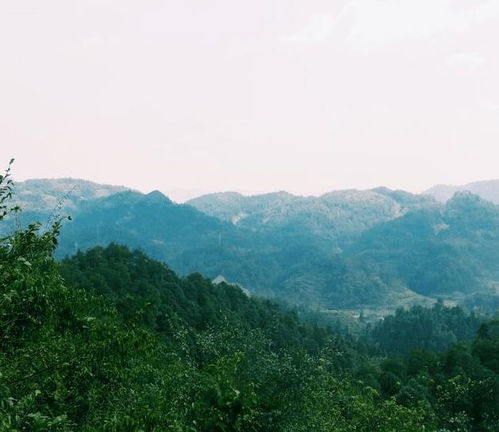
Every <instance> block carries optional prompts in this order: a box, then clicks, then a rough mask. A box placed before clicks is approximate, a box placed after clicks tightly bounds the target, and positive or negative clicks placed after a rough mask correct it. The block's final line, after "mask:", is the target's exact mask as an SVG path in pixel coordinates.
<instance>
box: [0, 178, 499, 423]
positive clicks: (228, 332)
mask: <svg viewBox="0 0 499 432" xmlns="http://www.w3.org/2000/svg"><path fill="white" fill-rule="evenodd" d="M2 180H3V179H2V178H0V224H3V223H4V213H5V212H6V213H9V209H8V204H5V202H6V201H5V200H4V199H2V198H3V196H6V195H4V194H7V195H8V193H9V189H8V188H7V189H5V188H3V187H2V186H3V185H2ZM59 229H60V226H59V224H58V223H57V222H55V223H54V224H53V225H52V226H50V227H48V228H47V230H45V231H44V232H43V233H41V232H40V229H39V227H38V226H37V225H33V226H31V227H29V228H28V229H26V230H18V231H17V232H16V233H15V234H13V235H11V236H9V237H7V238H5V239H3V240H1V241H0V270H1V271H0V348H1V349H0V431H1V432H7V431H9V432H11V431H44V432H45V431H46V432H76V431H79V432H90V431H91V432H124V431H139V430H142V431H144V432H158V431H178V432H180V431H182V432H183V431H191V432H207V431H212V432H224V431H233V432H243V431H244V432H246V431H252V432H288V431H301V432H305V431H310V430H313V431H318V432H331V431H334V430H338V431H342V432H354V431H355V432H389V431H393V432H395V431H397V432H421V430H428V431H434V432H463V431H464V432H484V431H486V432H492V431H495V430H497V427H498V426H499V390H498V389H499V375H498V374H499V365H498V362H497V359H498V358H499V326H498V323H497V322H490V323H487V324H484V325H482V326H481V328H480V330H479V332H478V334H477V336H476V338H475V339H474V340H473V341H472V342H471V343H469V344H461V345H456V346H453V347H451V348H449V349H448V350H446V351H444V352H443V353H441V354H439V353H435V352H431V351H416V352H413V353H412V354H410V355H409V356H407V357H397V358H383V359H378V358H376V359H370V358H368V357H366V356H365V355H363V354H361V353H359V352H358V351H356V350H355V349H354V348H355V347H354V346H353V345H351V344H349V343H346V342H344V341H342V340H341V339H340V338H338V337H337V336H335V335H334V334H332V333H331V332H329V331H327V330H324V329H321V328H319V327H317V326H314V325H310V324H304V323H302V322H300V320H299V319H298V318H297V317H296V316H295V315H294V314H292V313H289V312H285V311H283V310H281V309H280V308H279V307H277V306H275V305H273V304H272V303H269V302H267V301H261V300H257V299H253V298H248V297H247V296H246V295H245V294H244V293H243V292H242V291H241V290H239V289H238V288H237V287H232V286H228V285H224V284H221V285H218V286H214V285H213V284H211V282H210V281H208V280H206V279H205V278H203V277H202V276H200V275H192V276H189V277H185V278H179V277H178V276H176V275H175V274H174V273H173V272H172V271H171V270H169V269H168V268H167V267H165V265H164V264H161V263H158V262H155V261H153V260H151V259H149V258H148V257H147V256H145V255H144V254H143V253H141V252H131V251H129V250H128V249H127V248H124V247H122V246H116V245H111V246H108V247H107V248H96V249H93V250H91V251H88V252H86V253H79V254H77V255H76V256H75V257H73V258H69V259H67V260H64V262H62V263H57V262H56V261H54V260H53V258H52V253H53V251H54V248H55V247H56V245H57V233H58V231H59ZM61 272H62V274H63V275H65V276H66V277H67V278H68V279H69V280H66V281H65V280H64V279H63V277H62V276H61Z"/></svg>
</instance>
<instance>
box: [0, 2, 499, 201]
mask: <svg viewBox="0 0 499 432" xmlns="http://www.w3.org/2000/svg"><path fill="white" fill-rule="evenodd" d="M498 43H499V1H497V0H327V1H324V0H300V1H298V0H251V1H242V0H210V1H206V0H181V1H180V0H177V1H174V0H162V1H160V0H140V1H139V0H113V1H111V0H44V1H40V0H0V164H1V163H2V161H3V164H4V165H6V164H7V162H8V160H9V159H10V158H11V157H15V158H16V162H15V165H14V168H13V173H14V177H15V178H16V179H18V180H24V179H27V178H44V177H50V178H53V177H74V178H85V179H89V180H93V181H97V182H101V183H110V184H124V185H127V186H130V187H133V188H135V189H138V190H142V191H144V192H147V191H150V190H154V189H159V190H161V191H163V192H166V193H167V194H169V195H170V196H171V197H172V198H174V199H176V200H179V201H181V200H183V199H185V198H188V197H189V196H192V195H198V194H202V193H207V192H214V191H226V190H236V191H241V192H245V193H257V192H268V191H274V190H287V191H290V192H293V193H298V194H320V193H323V192H326V191H330V190H335V189H348V188H358V189H367V188H372V187H377V186H380V185H384V186H387V187H391V188H400V189H406V190H409V191H413V192H421V191H423V190H425V189H426V188H428V187H430V186H432V185H434V184H437V183H447V184H463V183H467V182H471V181H477V180H484V179H492V178H499V78H498V77H499V49H498Z"/></svg>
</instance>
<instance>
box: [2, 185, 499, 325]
mask: <svg viewBox="0 0 499 432" xmlns="http://www.w3.org/2000/svg"><path fill="white" fill-rule="evenodd" d="M16 193H17V192H16ZM14 198H15V199H16V202H17V203H18V204H20V205H21V206H23V213H22V214H18V215H17V216H16V217H15V218H10V221H11V222H10V223H9V221H6V223H4V225H5V227H4V228H1V227H0V233H4V234H3V235H7V232H8V228H9V227H10V228H15V227H16V226H27V225H29V223H31V222H35V221H37V220H42V221H45V220H47V218H50V217H51V215H52V214H53V213H54V208H55V209H57V211H59V212H62V213H67V214H70V215H71V216H72V219H73V220H72V221H71V222H67V223H65V227H64V230H62V232H61V235H60V237H59V244H58V247H57V249H56V252H55V254H56V257H57V258H58V259H62V258H64V257H65V256H70V255H73V254H75V253H76V252H77V251H78V250H82V251H85V250H88V249H89V248H92V247H95V246H106V245H108V244H109V243H112V242H114V243H118V244H124V245H127V246H128V247H129V248H131V249H135V248H140V249H141V250H143V251H144V252H145V253H147V255H148V256H150V257H152V258H155V259H158V260H160V261H162V262H164V263H168V266H169V267H170V268H171V269H173V270H174V271H175V272H177V273H178V274H180V275H182V276H186V275H189V274H191V273H194V272H198V273H200V274H202V275H203V276H205V277H207V278H210V279H214V278H216V277H218V276H219V275H222V276H223V277H224V278H225V279H226V280H228V281H230V282H235V283H238V284H239V285H240V286H242V287H244V288H245V289H246V290H249V291H250V292H251V293H253V294H255V295H262V296H265V297H267V298H273V299H276V300H284V301H287V302H289V303H293V304H302V305H303V306H305V307H312V308H316V309H319V310H325V311H326V316H327V315H328V314H327V312H328V311H347V312H349V313H350V314H352V315H355V314H358V313H359V311H360V310H361V309H362V310H363V311H364V315H365V316H366V317H367V318H368V319H370V320H375V319H377V318H379V317H382V316H384V315H387V314H392V313H394V312H395V311H396V309H397V308H398V307H403V308H410V307H411V306H413V305H420V306H431V305H432V304H433V303H434V302H435V301H436V300H438V299H442V300H444V302H446V303H451V304H459V305H461V306H465V307H467V308H469V309H477V310H478V311H481V312H485V313H494V311H495V310H496V309H497V308H496V307H495V306H494V305H497V304H498V302H499V294H498V291H497V286H498V283H499V282H498V281H499V267H498V265H497V263H498V262H499V255H498V252H497V251H499V230H498V226H499V207H498V206H497V205H495V204H493V203H491V202H488V201H486V200H484V199H481V198H479V197H478V196H476V195H472V194H470V193H466V192H461V193H458V194H457V195H456V196H454V197H453V198H451V199H450V200H448V201H447V202H446V203H439V202H437V201H435V200H433V199H432V198H429V197H427V196H422V195H414V194H410V193H407V192H403V191H393V190H389V189H386V188H377V189H373V190H369V191H337V192H332V193H328V194H325V195H323V196H321V197H317V198H315V197H298V196H294V195H290V194H286V193H274V194H266V195H260V196H254V197H244V196H241V195H237V194H230V193H229V194H215V195H209V196H205V197H201V198H199V199H196V200H192V201H190V204H192V205H185V204H176V203H174V202H172V201H171V200H170V199H168V198H167V197H166V196H164V195H163V194H161V193H160V192H158V191H155V192H151V193H149V194H142V193H139V192H136V191H131V190H124V188H120V187H113V186H106V185H98V184H94V183H91V182H85V181H80V180H71V179H60V180H39V181H27V182H23V183H21V184H20V192H19V196H18V197H17V198H16V196H14ZM194 206H195V207H194ZM201 210H202V211H201ZM57 211H56V212H57Z"/></svg>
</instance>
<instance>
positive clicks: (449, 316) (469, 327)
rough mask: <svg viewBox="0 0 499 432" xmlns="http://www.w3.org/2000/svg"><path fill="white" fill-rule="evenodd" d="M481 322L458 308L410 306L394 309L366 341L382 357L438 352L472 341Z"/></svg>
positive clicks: (376, 325) (374, 328)
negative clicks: (413, 351) (381, 352)
mask: <svg viewBox="0 0 499 432" xmlns="http://www.w3.org/2000/svg"><path fill="white" fill-rule="evenodd" d="M481 323H482V319H481V318H479V317H477V316H476V315H475V314H474V313H471V314H468V313H466V312H464V311H463V309H461V308H459V307H445V306H444V305H443V304H442V303H441V302H437V303H436V304H435V305H434V306H433V308H423V307H421V306H414V307H413V308H411V309H408V310H404V309H397V311H396V313H395V315H390V316H387V317H385V318H384V319H383V320H382V321H379V322H378V323H376V324H375V325H374V326H373V327H372V328H370V329H369V330H368V340H369V342H370V343H371V344H374V345H376V346H377V347H379V348H380V349H381V350H382V351H383V352H384V353H391V354H394V353H402V354H406V353H408V352H409V351H411V350H412V349H415V348H418V349H429V350H434V351H442V350H444V349H445V348H447V347H448V346H449V345H451V344H453V343H455V342H457V341H469V340H471V339H473V337H474V336H475V334H476V331H477V330H478V328H479V327H480V324H481Z"/></svg>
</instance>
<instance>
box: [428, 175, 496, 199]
mask: <svg viewBox="0 0 499 432" xmlns="http://www.w3.org/2000/svg"><path fill="white" fill-rule="evenodd" d="M462 191H469V192H472V193H474V194H476V195H479V196H481V197H482V198H483V199H486V200H488V201H492V202H493V203H494V204H499V180H484V181H478V182H473V183H468V184H465V185H461V186H454V185H435V186H433V187H432V188H430V189H428V190H427V191H425V192H424V193H425V194H428V195H432V196H433V197H435V199H437V200H438V201H442V202H445V201H447V200H449V199H450V198H452V196H453V195H454V194H455V193H456V192H462Z"/></svg>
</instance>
